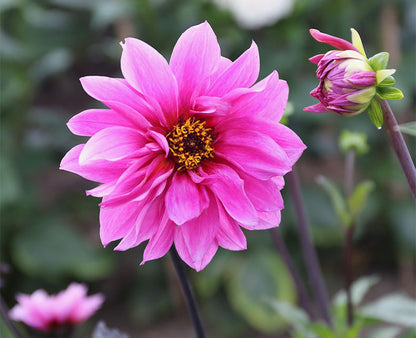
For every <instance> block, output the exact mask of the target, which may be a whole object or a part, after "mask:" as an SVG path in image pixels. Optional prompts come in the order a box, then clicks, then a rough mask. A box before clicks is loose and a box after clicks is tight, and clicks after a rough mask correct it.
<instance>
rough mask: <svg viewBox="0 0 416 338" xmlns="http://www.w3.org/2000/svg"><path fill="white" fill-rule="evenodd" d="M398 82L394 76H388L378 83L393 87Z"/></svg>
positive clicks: (381, 85)
mask: <svg viewBox="0 0 416 338" xmlns="http://www.w3.org/2000/svg"><path fill="white" fill-rule="evenodd" d="M395 84H396V80H395V79H394V77H393V76H387V77H386V78H385V79H384V80H383V81H381V82H380V83H378V84H377V86H378V87H393V86H394V85H395Z"/></svg>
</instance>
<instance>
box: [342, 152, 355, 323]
mask: <svg viewBox="0 0 416 338" xmlns="http://www.w3.org/2000/svg"><path fill="white" fill-rule="evenodd" d="M354 173H355V150H354V149H350V150H349V151H348V152H347V154H346V157H345V193H346V195H347V198H348V199H349V198H350V197H351V195H352V193H353V191H354ZM354 229H355V220H352V223H351V224H350V225H349V226H348V228H347V229H346V231H345V242H344V243H345V244H344V283H345V292H346V294H347V323H348V326H352V325H353V323H354V307H353V304H352V299H351V284H352V281H353V280H354V276H353V268H352V252H353V236H354Z"/></svg>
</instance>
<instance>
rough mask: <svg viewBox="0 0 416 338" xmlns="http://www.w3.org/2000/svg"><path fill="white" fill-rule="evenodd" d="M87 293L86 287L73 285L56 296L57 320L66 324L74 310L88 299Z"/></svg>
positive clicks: (55, 310) (55, 309) (54, 300)
mask: <svg viewBox="0 0 416 338" xmlns="http://www.w3.org/2000/svg"><path fill="white" fill-rule="evenodd" d="M87 291H88V290H87V287H86V286H85V285H83V284H78V283H72V284H70V285H69V287H68V288H67V289H66V290H64V291H61V292H60V293H58V294H57V295H56V296H54V298H53V303H54V312H55V318H56V320H57V321H58V322H59V323H65V322H66V321H67V320H68V319H69V318H70V316H71V312H73V310H74V308H76V307H77V306H78V305H79V304H80V303H82V302H83V300H84V299H85V298H86V296H87ZM74 323H75V322H74Z"/></svg>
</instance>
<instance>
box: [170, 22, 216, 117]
mask: <svg viewBox="0 0 416 338" xmlns="http://www.w3.org/2000/svg"><path fill="white" fill-rule="evenodd" d="M220 57H221V51H220V46H219V45H218V41H217V37H216V36H215V33H214V32H213V30H212V28H211V26H210V25H209V24H208V22H204V23H202V24H200V25H197V26H193V27H191V28H189V29H187V30H186V31H185V32H184V33H183V34H182V35H181V36H180V37H179V39H178V42H177V43H176V45H175V47H174V49H173V52H172V56H171V59H170V67H171V69H172V71H173V73H174V74H175V77H176V80H177V82H178V88H179V97H180V100H181V101H180V108H181V109H182V110H184V111H186V110H188V109H189V106H190V102H191V98H192V97H193V96H194V95H196V93H199V92H200V91H201V90H203V88H202V86H206V85H207V84H208V83H207V81H206V79H207V78H208V77H209V76H210V75H211V74H212V73H213V72H214V71H215V70H216V68H217V67H218V63H219V62H220ZM194 92H195V94H194ZM196 96H198V95H196Z"/></svg>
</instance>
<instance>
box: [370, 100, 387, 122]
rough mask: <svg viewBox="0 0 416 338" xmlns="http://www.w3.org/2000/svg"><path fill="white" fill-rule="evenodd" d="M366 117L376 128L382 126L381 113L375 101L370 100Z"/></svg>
mask: <svg viewBox="0 0 416 338" xmlns="http://www.w3.org/2000/svg"><path fill="white" fill-rule="evenodd" d="M368 116H369V117H370V120H371V122H373V124H374V125H375V126H376V127H377V128H379V129H380V128H381V127H382V126H383V112H382V111H381V107H380V105H379V104H378V102H377V101H376V100H375V99H372V100H371V102H370V106H369V107H368Z"/></svg>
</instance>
